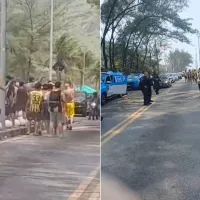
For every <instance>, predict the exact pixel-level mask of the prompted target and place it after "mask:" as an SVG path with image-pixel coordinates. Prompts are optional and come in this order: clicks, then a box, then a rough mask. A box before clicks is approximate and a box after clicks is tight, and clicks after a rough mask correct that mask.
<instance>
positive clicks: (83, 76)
mask: <svg viewBox="0 0 200 200" xmlns="http://www.w3.org/2000/svg"><path fill="white" fill-rule="evenodd" d="M85 57H86V53H85V49H84V51H83V69H82V72H81V73H82V76H81V87H80V89H81V90H82V86H83V85H84V84H85V67H86V66H85V59H86V58H85Z"/></svg>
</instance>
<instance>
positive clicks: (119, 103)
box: [101, 89, 166, 135]
mask: <svg viewBox="0 0 200 200" xmlns="http://www.w3.org/2000/svg"><path fill="white" fill-rule="evenodd" d="M165 91H166V89H161V90H160V91H159V93H160V94H162V93H163V92H165ZM152 93H153V97H155V96H156V95H155V92H154V90H152ZM143 103H144V102H143V99H142V92H141V91H140V90H135V91H129V92H128V95H127V96H125V97H118V98H114V99H111V100H109V101H108V103H107V104H106V105H104V106H102V108H101V114H102V116H103V117H104V122H103V124H102V125H101V134H102V135H104V134H105V133H106V132H107V131H109V130H110V129H111V128H113V127H114V126H116V125H117V124H119V123H120V122H121V121H123V120H124V119H126V118H127V117H128V116H130V115H131V114H132V113H133V112H136V111H137V110H138V109H139V108H140V107H142V106H143Z"/></svg>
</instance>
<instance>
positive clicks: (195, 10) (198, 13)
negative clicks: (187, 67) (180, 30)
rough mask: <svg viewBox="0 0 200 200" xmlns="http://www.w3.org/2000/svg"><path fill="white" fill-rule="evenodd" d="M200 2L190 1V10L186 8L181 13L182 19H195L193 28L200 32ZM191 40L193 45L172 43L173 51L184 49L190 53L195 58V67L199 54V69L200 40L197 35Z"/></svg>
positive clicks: (192, 36) (197, 0) (196, 0)
mask: <svg viewBox="0 0 200 200" xmlns="http://www.w3.org/2000/svg"><path fill="white" fill-rule="evenodd" d="M199 8H200V1H199V0H190V2H189V8H186V9H185V11H184V12H183V13H181V14H180V15H181V17H183V18H193V20H192V24H193V28H195V29H198V30H200V23H199V19H200V10H199ZM188 37H189V39H190V40H191V42H192V45H188V44H184V43H180V42H173V43H172V50H173V49H175V48H178V49H183V50H185V51H188V52H189V53H190V54H192V56H193V60H194V64H193V65H192V66H193V67H195V57H196V52H197V59H198V66H199V67H198V68H200V63H199V56H198V54H199V53H198V39H197V36H196V35H189V36H188Z"/></svg>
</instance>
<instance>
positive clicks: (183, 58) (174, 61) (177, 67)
mask: <svg viewBox="0 0 200 200" xmlns="http://www.w3.org/2000/svg"><path fill="white" fill-rule="evenodd" d="M168 64H169V66H170V67H171V71H175V72H180V71H184V70H185V69H186V68H187V67H189V66H190V65H191V64H193V58H192V55H191V54H190V53H188V52H186V51H184V50H179V49H176V50H175V51H170V53H169V56H168Z"/></svg>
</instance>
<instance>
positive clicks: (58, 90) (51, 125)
mask: <svg viewBox="0 0 200 200" xmlns="http://www.w3.org/2000/svg"><path fill="white" fill-rule="evenodd" d="M5 92H6V112H5V113H6V117H7V119H9V120H11V121H12V124H13V126H15V120H16V118H17V116H18V114H19V112H20V111H21V112H22V113H23V114H22V115H23V118H24V119H26V120H28V133H30V132H31V127H32V126H33V125H34V133H35V134H37V135H41V134H42V130H47V132H48V133H52V134H53V135H57V134H58V135H62V134H63V130H64V127H66V128H67V129H69V130H72V124H73V119H74V94H75V86H74V84H73V83H72V82H71V81H69V82H67V83H66V84H65V85H64V88H63V89H62V84H61V82H56V83H55V84H54V83H53V82H51V81H49V82H48V83H45V84H41V83H40V82H37V83H35V84H34V87H32V88H30V87H27V85H26V84H25V83H24V82H19V83H17V82H16V81H11V82H10V83H9V84H8V86H7V87H6V88H5Z"/></svg>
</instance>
